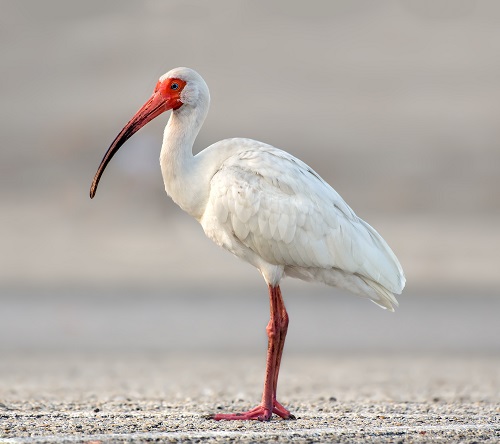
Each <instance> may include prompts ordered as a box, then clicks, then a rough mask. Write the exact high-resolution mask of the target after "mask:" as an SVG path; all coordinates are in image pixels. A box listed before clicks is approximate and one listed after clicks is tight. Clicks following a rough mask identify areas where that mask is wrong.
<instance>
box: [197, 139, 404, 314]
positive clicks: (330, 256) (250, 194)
mask: <svg viewBox="0 0 500 444" xmlns="http://www.w3.org/2000/svg"><path fill="white" fill-rule="evenodd" d="M207 211H208V213H210V214H213V215H215V219H216V222H217V224H218V228H217V229H218V230H219V231H224V230H225V231H226V232H227V233H228V235H234V236H235V238H236V239H237V241H238V242H239V243H240V244H242V245H243V246H244V247H245V248H248V249H249V250H251V251H253V252H254V253H256V254H257V255H258V256H260V257H261V258H262V259H263V260H264V261H266V262H267V263H269V264H274V265H282V266H284V267H285V272H286V270H287V268H286V267H288V268H289V269H290V270H291V272H290V274H291V275H296V276H299V277H302V276H314V277H315V278H316V279H320V280H323V281H324V282H326V283H329V280H330V281H332V282H333V281H335V282H337V280H338V279H339V277H338V276H340V275H339V274H338V273H339V270H340V271H341V272H342V273H344V274H346V276H347V275H355V276H358V277H357V278H356V279H358V280H360V279H363V280H365V281H366V282H368V285H365V286H366V288H368V289H376V288H378V287H380V286H382V287H383V288H385V289H386V291H388V292H393V293H400V292H401V290H402V289H403V287H404V281H405V279H404V274H403V271H402V268H401V265H400V264H399V262H398V260H397V258H396V256H395V255H394V253H393V252H392V251H391V249H390V248H389V247H388V245H387V244H386V243H385V241H384V240H383V239H382V237H381V236H380V235H379V234H378V233H377V232H376V231H375V230H374V229H373V228H372V227H371V226H370V225H368V224H367V223H366V222H364V221H363V220H361V219H360V218H358V217H357V216H356V215H355V214H354V212H353V211H352V210H351V208H350V207H349V206H348V205H347V204H346V203H345V202H344V200H343V199H342V198H341V197H340V196H339V194H338V193H337V192H336V191H335V190H334V189H333V188H331V187H330V186H329V185H328V184H327V183H326V182H325V181H324V180H323V179H321V177H320V176H319V175H318V174H317V173H315V172H314V171H313V170H312V169H310V168H309V167H308V166H307V165H306V164H304V163H303V162H301V161H300V160H298V159H296V158H294V157H293V156H291V155H289V154H288V153H285V152H283V151H281V150H278V149H276V148H273V147H271V146H269V145H264V144H259V145H257V146H255V147H252V148H247V149H244V150H242V151H240V152H236V153H235V154H233V155H231V156H229V157H228V158H227V159H226V160H225V161H224V162H223V163H222V165H221V166H220V168H219V169H218V171H217V172H216V173H215V174H214V176H213V178H212V180H211V190H210V197H209V201H208V204H207V210H206V212H207ZM204 228H205V227H204ZM206 231H207V230H206ZM207 234H208V233H207ZM214 236H218V234H216V233H215V234H214V233H212V237H214ZM219 243H220V244H223V242H222V241H220V242H219ZM225 247H226V248H228V246H227V245H225ZM229 249H230V248H229ZM299 268H301V269H304V270H303V271H302V272H299V271H297V270H298V269H299ZM305 269H307V270H305ZM293 270H295V271H293ZM315 270H316V271H315ZM318 270H321V272H319V271H318ZM328 270H332V273H336V274H335V278H328V277H327V275H328ZM292 271H293V272H292ZM322 276H323V277H322ZM332 276H333V275H332ZM353 279H354V278H353ZM369 282H375V283H376V285H371V284H370V283H369ZM335 285H336V284H335ZM377 286H378V287H377ZM363 288H364V287H363ZM367 291H368V290H367ZM379 293H380V291H379V292H378V293H377V294H379ZM384 297H385V296H384ZM385 298H386V297H385ZM372 299H373V298H372ZM386 299H387V298H386ZM391 303H392V302H391ZM388 304H389V306H390V303H388ZM381 305H383V304H381Z"/></svg>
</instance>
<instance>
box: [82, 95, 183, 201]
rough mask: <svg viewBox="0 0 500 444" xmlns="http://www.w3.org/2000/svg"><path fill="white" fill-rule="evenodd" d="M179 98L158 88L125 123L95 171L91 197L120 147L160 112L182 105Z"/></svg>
mask: <svg viewBox="0 0 500 444" xmlns="http://www.w3.org/2000/svg"><path fill="white" fill-rule="evenodd" d="M181 104H182V103H180V102H179V101H178V99H174V98H169V97H167V98H165V97H164V96H163V95H162V93H161V91H160V90H158V89H157V90H156V91H155V92H154V93H153V95H152V96H151V97H150V99H149V100H148V101H147V102H146V103H145V104H144V105H143V106H142V108H141V109H140V110H139V111H137V113H136V114H135V115H134V117H132V119H131V120H130V121H129V122H128V123H127V124H126V125H125V127H124V128H123V129H122V130H121V131H120V134H118V136H116V138H115V140H114V141H113V143H112V144H111V146H110V147H109V148H108V151H106V154H105V155H104V157H103V158H102V161H101V164H100V165H99V168H98V169H97V172H96V173H95V176H94V180H93V181H92V185H91V187H90V198H91V199H92V198H93V197H94V196H95V193H96V190H97V185H98V184H99V180H100V179H101V176H102V173H104V170H105V169H106V166H107V165H108V163H109V161H110V160H111V158H112V157H113V156H114V155H115V153H116V152H117V151H118V150H119V149H120V147H121V146H122V145H123V144H124V143H125V142H126V141H127V140H128V139H129V138H130V137H132V136H133V135H134V134H135V133H136V132H137V131H139V130H140V129H141V128H142V127H143V126H144V125H146V124H147V123H148V122H150V121H151V120H153V119H154V118H155V117H158V116H159V115H160V114H162V113H164V112H165V111H168V110H169V109H173V108H177V107H179V106H180V105H181Z"/></svg>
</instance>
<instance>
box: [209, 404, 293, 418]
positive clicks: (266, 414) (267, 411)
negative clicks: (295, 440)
mask: <svg viewBox="0 0 500 444" xmlns="http://www.w3.org/2000/svg"><path fill="white" fill-rule="evenodd" d="M273 413H275V414H276V415H278V416H280V417H281V418H283V419H296V418H295V416H293V415H292V414H291V413H290V412H289V411H288V410H287V409H286V408H285V407H283V406H282V405H281V404H280V403H279V402H278V401H276V400H274V401H273V405H272V408H269V407H266V406H265V405H262V404H261V405H258V406H257V407H255V408H253V409H251V410H248V412H242V413H217V414H213V415H209V416H208V417H207V418H208V419H215V420H216V421H221V420H224V421H251V420H254V421H269V420H270V419H271V416H272V414H273Z"/></svg>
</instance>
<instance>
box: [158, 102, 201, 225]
mask: <svg viewBox="0 0 500 444" xmlns="http://www.w3.org/2000/svg"><path fill="white" fill-rule="evenodd" d="M207 111H208V105H207V106H197V107H181V108H180V109H178V110H176V111H173V112H172V114H171V116H170V119H169V121H168V123H167V126H166V127H165V132H164V135H163V145H162V150H161V154H160V165H161V171H162V175H163V182H164V183H165V190H166V192H167V194H168V195H169V196H170V197H171V198H172V200H173V201H174V202H175V203H176V204H177V205H179V206H180V207H181V208H182V209H183V210H184V211H186V212H187V213H189V214H190V215H192V216H194V217H196V218H197V219H199V218H200V217H201V215H202V213H203V210H204V201H205V199H204V194H203V193H204V192H203V188H204V189H205V192H206V189H207V187H203V185H204V184H203V180H202V179H203V178H202V177H199V176H200V171H199V170H200V167H199V165H198V161H197V159H196V157H195V156H193V144H194V141H195V139H196V136H197V135H198V132H199V131H200V129H201V126H202V125H203V121H204V120H205V117H206V114H207Z"/></svg>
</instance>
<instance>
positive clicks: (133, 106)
mask: <svg viewBox="0 0 500 444" xmlns="http://www.w3.org/2000/svg"><path fill="white" fill-rule="evenodd" d="M0 6H1V10H2V13H1V14H0V61H1V62H0V72H1V77H0V78H1V81H0V97H1V100H0V147H1V149H0V181H1V186H0V203H1V206H0V208H1V210H0V211H1V213H0V215H1V217H0V246H1V248H0V350H32V349H37V350H44V349H54V348H55V349H61V350H66V349H72V350H77V351H78V350H87V349H92V350H94V349H111V348H119V349H126V348H131V347H132V348H133V347H135V348H137V349H144V348H152V349H156V350H158V349H160V350H161V349H166V348H172V349H180V348H183V347H188V348H193V349H196V348H197V347H203V348H208V349H210V347H214V348H219V349H220V348H222V349H224V348H228V347H240V348H241V349H244V348H245V347H247V348H252V347H253V348H255V349H259V350H260V349H263V348H264V347H265V334H264V325H265V323H266V320H267V310H268V308H267V295H266V289H265V286H264V283H263V281H262V279H261V277H260V276H259V275H258V273H257V272H256V271H255V270H253V269H252V268H251V267H250V266H248V265H247V264H244V263H243V262H241V261H239V260H237V259H235V258H233V257H231V256H230V255H229V254H227V253H226V252H224V251H222V250H219V249H218V248H217V247H215V246H213V245H212V244H211V243H210V241H209V240H207V239H205V237H204V234H203V232H202V230H201V228H200V227H199V226H198V225H197V223H196V222H195V221H193V220H191V219H190V218H189V217H188V216H187V215H185V214H183V213H182V212H181V210H179V209H178V208H177V207H175V205H174V204H173V203H172V202H171V201H170V200H169V198H168V197H167V196H166V195H165V193H164V191H163V184H162V179H161V175H160V171H159V166H158V155H159V149H160V144H161V134H162V129H163V126H164V124H165V123H166V119H167V117H166V116H162V117H161V118H159V119H157V121H155V122H153V123H151V124H150V125H148V126H147V127H146V128H144V129H143V130H141V132H139V133H138V134H136V135H135V136H134V137H133V138H132V139H131V140H130V141H129V142H128V143H127V145H126V146H125V147H123V148H122V150H121V152H120V153H119V155H117V156H116V157H115V159H113V162H112V163H111V165H110V166H109V167H108V169H107V171H106V174H105V175H104V177H103V180H102V181H101V185H100V189H99V193H98V194H97V196H96V198H95V199H94V200H93V201H91V200H90V199H89V198H88V189H89V186H90V182H91V180H92V177H93V175H94V173H95V170H96V168H97V166H98V164H99V162H100V160H101V157H102V155H103V154H104V152H105V150H106V149H107V147H108V146H109V143H110V142H111V141H112V140H113V138H114V136H115V135H116V134H117V133H118V132H119V130H120V129H121V128H122V126H123V125H124V124H125V123H126V122H127V121H128V119H129V118H130V117H131V116H132V115H133V114H134V113H135V111H136V110H137V109H138V108H139V107H140V106H141V105H142V103H143V102H144V101H145V100H146V99H147V98H148V97H149V95H150V94H151V91H152V89H153V87H154V85H155V83H156V81H157V78H158V77H159V76H160V75H161V74H163V73H164V72H166V71H168V70H169V69H171V68H173V67H176V66H189V67H192V68H194V69H196V70H197V71H198V72H200V73H201V74H202V75H203V76H204V78H205V79H206V81H207V83H208V84H209V86H210V88H211V94H212V108H211V112H210V114H209V117H208V119H207V121H206V124H205V127H204V128H203V129H202V132H201V134H200V136H199V138H198V140H197V142H196V146H195V151H198V150H200V149H202V148H204V147H205V146H207V145H209V144H210V143H212V142H214V141H217V140H220V139H223V138H226V137H233V136H242V137H251V138H255V139H259V140H262V141H266V142H268V143H271V144H273V145H275V146H277V147H280V148H283V149H285V150H287V151H289V152H290V153H292V154H294V155H296V156H298V157H300V158H301V159H302V160H304V161H305V162H306V163H308V164H309V165H311V166H312V167H313V168H314V169H316V170H317V171H318V172H319V173H320V174H321V175H322V176H323V177H324V178H325V179H326V180H327V181H328V182H329V183H331V184H332V186H334V188H335V189H336V190H337V191H338V192H339V193H340V194H341V195H342V196H343V197H344V199H346V201H347V202H348V203H349V204H350V205H351V206H352V208H353V209H354V210H355V211H356V212H357V214H358V215H359V216H360V217H362V218H363V219H365V220H367V221H368V222H369V223H370V224H372V225H373V226H374V227H376V229H377V230H378V231H379V232H380V233H381V234H382V235H383V236H384V238H385V239H386V240H387V241H388V243H389V244H390V245H391V247H392V248H393V249H394V251H395V252H396V254H397V255H398V257H399V258H400V260H401V263H402V264H403V267H404V269H405V272H406V275H407V278H408V286H407V290H406V291H405V293H404V294H403V295H402V296H401V297H400V302H401V307H400V309H399V310H398V311H397V312H396V313H395V314H389V313H386V312H383V311H381V310H379V309H378V308H377V307H375V306H374V305H372V304H369V303H367V302H366V301H364V300H361V299H358V298H355V297H352V296H348V295H344V294H341V293H340V292H338V291H337V290H335V289H330V288H325V287H321V286H318V285H307V286H306V285H303V284H301V283H298V282H294V281H291V280H290V281H286V282H285V283H284V285H283V290H284V292H285V297H286V300H287V304H288V305H289V308H290V312H291V316H292V321H291V322H292V323H291V329H290V336H289V341H288V343H287V347H290V348H291V349H295V350H299V351H300V350H306V349H309V348H315V349H320V350H321V349H352V348H354V349H371V350H376V349H377V347H379V348H383V349H394V350H400V349H402V348H406V349H420V350H430V349H433V350H435V349H438V350H454V351H473V350H477V349H479V350H487V351H494V352H495V353H498V352H499V351H500V345H499V342H498V338H499V337H500V331H499V330H500V327H498V322H497V315H498V312H499V305H500V302H499V298H498V285H499V284H500V272H499V265H500V261H499V256H500V254H499V251H500V230H498V227H499V223H500V199H499V193H498V190H499V185H500V174H499V172H500V167H499V161H500V149H499V143H498V141H499V140H500V125H499V121H498V119H499V116H500V55H499V54H500V5H499V3H498V2H496V1H483V2H478V3H476V2H472V1H470V2H462V1H453V2H441V1H435V0H432V1H425V0H418V1H417V0H415V1H405V2H397V1H379V2H370V1H366V2H365V1H351V0H349V1H347V0H346V1H334V2H332V1H314V2H310V3H308V4H307V7H306V5H305V4H304V3H303V2H298V1H297V2H295V1H275V2H267V1H252V2H250V1H247V2H244V1H234V0H231V1H211V2H196V1H190V0H186V1H183V2H172V1H164V2H160V1H142V2H132V1H111V0H106V1H100V0H99V1H97V0H88V1H85V2H67V1H55V0H52V1H44V2H38V1H22V2H20V1H17V0H12V1H6V0H2V1H0Z"/></svg>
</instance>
